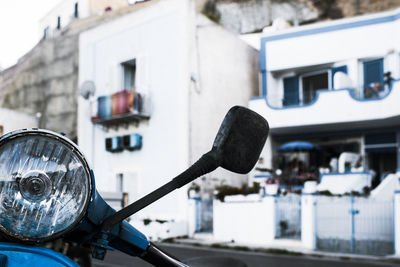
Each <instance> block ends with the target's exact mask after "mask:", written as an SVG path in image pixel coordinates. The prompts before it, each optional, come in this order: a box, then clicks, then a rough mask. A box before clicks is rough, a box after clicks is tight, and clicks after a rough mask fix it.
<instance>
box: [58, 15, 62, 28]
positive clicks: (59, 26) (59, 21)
mask: <svg viewBox="0 0 400 267" xmlns="http://www.w3.org/2000/svg"><path fill="white" fill-rule="evenodd" d="M59 29H61V17H60V16H58V17H57V30H59Z"/></svg>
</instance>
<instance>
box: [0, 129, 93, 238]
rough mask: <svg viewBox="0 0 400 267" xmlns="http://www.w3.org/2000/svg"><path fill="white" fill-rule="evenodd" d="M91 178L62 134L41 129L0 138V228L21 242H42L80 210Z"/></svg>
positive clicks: (87, 199)
mask: <svg viewBox="0 0 400 267" xmlns="http://www.w3.org/2000/svg"><path fill="white" fill-rule="evenodd" d="M91 192H92V181H91V175H90V169H89V167H88V164H87V162H86V160H85V158H84V157H83V155H82V154H81V153H80V152H79V150H78V148H77V147H76V146H75V145H74V144H73V143H72V142H71V141H69V140H68V139H66V138H64V137H62V136H61V135H58V134H56V133H53V132H50V131H46V130H20V131H16V132H12V133H10V134H7V135H5V136H3V137H2V138H0V230H1V231H2V232H3V233H5V234H6V235H8V236H11V237H13V238H17V239H19V240H23V241H34V242H39V241H48V240H51V239H54V238H56V237H58V236H60V235H62V234H63V233H66V232H68V231H69V230H71V229H72V228H73V227H74V226H76V224H77V223H79V221H80V220H81V219H82V217H83V216H84V215H85V212H86V210H87V207H88V205H89V202H90V196H91Z"/></svg>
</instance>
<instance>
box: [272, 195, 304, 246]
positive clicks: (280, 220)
mask: <svg viewBox="0 0 400 267" xmlns="http://www.w3.org/2000/svg"><path fill="white" fill-rule="evenodd" d="M275 223H276V227H275V229H276V231H275V238H289V239H300V238H301V197H300V195H296V194H288V195H286V196H277V197H276V198H275Z"/></svg>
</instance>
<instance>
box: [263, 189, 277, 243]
mask: <svg viewBox="0 0 400 267" xmlns="http://www.w3.org/2000/svg"><path fill="white" fill-rule="evenodd" d="M276 198H277V196H276V195H268V194H266V195H265V196H264V198H263V203H264V205H265V211H264V212H266V213H267V214H268V216H267V217H266V220H267V221H266V222H265V227H266V228H265V229H266V230H267V231H266V233H265V242H266V243H267V244H271V243H272V242H273V241H274V240H275V233H276V201H277V199H276Z"/></svg>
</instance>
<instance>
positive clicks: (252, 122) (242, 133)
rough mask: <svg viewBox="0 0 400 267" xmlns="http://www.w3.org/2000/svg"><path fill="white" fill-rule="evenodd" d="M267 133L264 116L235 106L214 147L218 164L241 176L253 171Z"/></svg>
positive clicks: (227, 115)
mask: <svg viewBox="0 0 400 267" xmlns="http://www.w3.org/2000/svg"><path fill="white" fill-rule="evenodd" d="M268 131H269V126H268V122H267V121H266V120H265V119H264V118H263V117H262V116H260V115H259V114H257V113H256V112H254V111H252V110H250V109H247V108H244V107H240V106H234V107H232V108H231V109H230V110H229V111H228V113H227V114H226V116H225V118H224V121H223V122H222V124H221V127H220V129H219V131H218V134H217V136H216V137H215V140H214V144H213V148H212V151H215V152H216V153H217V159H218V161H219V165H220V166H221V167H223V168H224V169H227V170H229V171H232V172H236V173H241V174H245V173H248V172H249V171H251V169H252V168H253V167H254V165H255V164H256V162H257V160H258V158H259V156H260V153H261V150H262V149H263V147H264V144H265V141H266V140H267V136H268Z"/></svg>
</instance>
